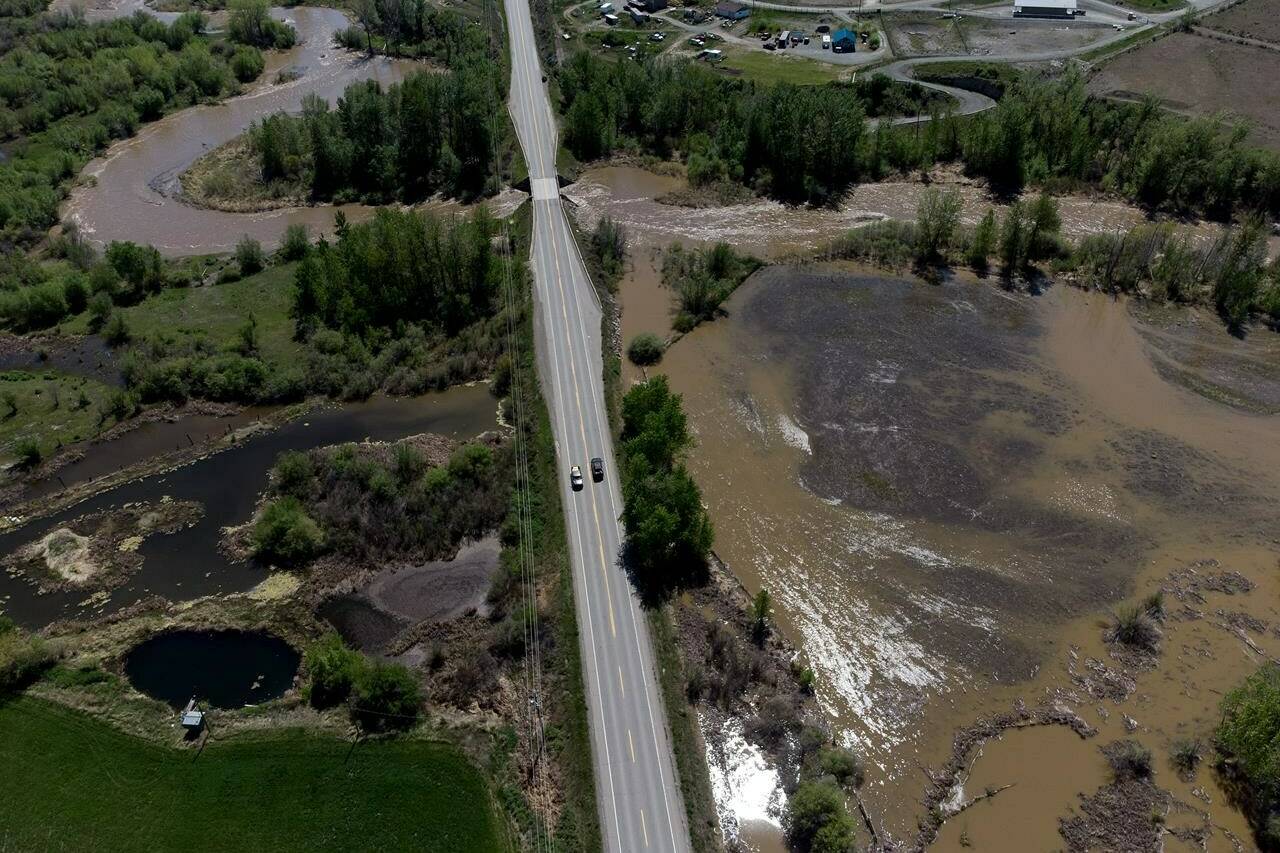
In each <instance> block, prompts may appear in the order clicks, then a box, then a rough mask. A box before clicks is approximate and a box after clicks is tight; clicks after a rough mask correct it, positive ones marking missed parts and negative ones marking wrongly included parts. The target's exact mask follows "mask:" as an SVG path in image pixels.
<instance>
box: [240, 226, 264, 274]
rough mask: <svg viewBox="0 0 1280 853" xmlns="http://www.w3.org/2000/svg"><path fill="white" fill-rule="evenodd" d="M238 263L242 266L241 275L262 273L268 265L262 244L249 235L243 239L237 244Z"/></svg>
mask: <svg viewBox="0 0 1280 853" xmlns="http://www.w3.org/2000/svg"><path fill="white" fill-rule="evenodd" d="M236 263H237V264H238V265H239V266H240V274H241V275H253V274H254V273H257V272H262V270H263V268H264V267H266V265H267V256H266V253H264V252H263V251H262V244H261V243H259V242H258V241H257V240H255V239H253V238H252V237H250V236H249V235H248V234H246V235H244V236H243V237H241V238H240V242H239V243H236Z"/></svg>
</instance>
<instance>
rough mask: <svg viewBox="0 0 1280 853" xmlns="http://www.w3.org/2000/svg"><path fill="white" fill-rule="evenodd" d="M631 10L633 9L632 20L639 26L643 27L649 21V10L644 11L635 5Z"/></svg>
mask: <svg viewBox="0 0 1280 853" xmlns="http://www.w3.org/2000/svg"><path fill="white" fill-rule="evenodd" d="M630 11H631V22H632V23H633V24H635V25H636V26H637V27H643V26H644V25H645V24H647V23H649V13H648V12H642V11H640V10H639V9H637V8H635V7H634V6H633V7H632V8H631V10H630Z"/></svg>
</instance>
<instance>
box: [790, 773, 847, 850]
mask: <svg viewBox="0 0 1280 853" xmlns="http://www.w3.org/2000/svg"><path fill="white" fill-rule="evenodd" d="M848 818H849V815H848V812H847V811H846V810H845V805H844V794H843V793H842V792H841V791H840V789H839V788H837V787H835V786H834V785H828V784H826V783H824V782H811V781H810V782H801V783H800V784H799V786H797V787H796V790H795V793H794V794H792V795H791V799H790V800H788V801H787V811H786V815H785V816H784V819H783V823H784V826H785V828H786V832H787V838H788V839H789V840H790V841H791V843H792V844H793V845H794V846H795V847H796V848H798V849H799V850H808V851H812V850H814V849H816V845H815V841H816V840H817V837H818V835H819V833H821V832H822V831H823V829H824V828H825V827H827V826H828V825H830V824H835V825H836V827H837V830H836V831H837V832H838V831H839V825H840V824H841V823H842V822H843V821H847V820H848ZM833 834H835V833H833V832H828V833H826V835H824V840H823V844H824V845H826V846H824V848H823V849H824V850H826V851H829V850H834V849H839V848H833V847H831V846H829V845H830V842H831V841H832V840H834V839H832V838H831V837H830V836H831V835H833Z"/></svg>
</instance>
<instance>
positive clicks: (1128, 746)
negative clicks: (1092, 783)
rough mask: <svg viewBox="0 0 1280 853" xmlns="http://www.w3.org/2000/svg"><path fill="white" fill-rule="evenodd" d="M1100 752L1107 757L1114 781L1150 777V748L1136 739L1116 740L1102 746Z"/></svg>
mask: <svg viewBox="0 0 1280 853" xmlns="http://www.w3.org/2000/svg"><path fill="white" fill-rule="evenodd" d="M1102 754H1103V755H1105V756H1106V757H1107V763H1108V764H1110V765H1111V773H1112V775H1113V776H1114V778H1115V781H1116V782H1125V781H1128V780H1131V779H1138V780H1142V779H1150V778H1151V774H1152V772H1153V769H1152V766H1151V750H1149V749H1147V748H1146V747H1145V746H1143V745H1142V744H1140V743H1138V742H1137V741H1136V740H1118V741H1116V742H1115V743H1111V744H1108V745H1107V746H1105V747H1103V749H1102Z"/></svg>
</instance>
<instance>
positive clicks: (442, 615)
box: [317, 534, 502, 654]
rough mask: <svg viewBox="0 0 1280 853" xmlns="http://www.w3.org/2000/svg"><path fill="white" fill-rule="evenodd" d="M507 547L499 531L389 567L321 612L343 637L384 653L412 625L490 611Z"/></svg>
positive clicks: (321, 609) (321, 606) (320, 610)
mask: <svg viewBox="0 0 1280 853" xmlns="http://www.w3.org/2000/svg"><path fill="white" fill-rule="evenodd" d="M501 552H502V545H501V543H500V542H499V541H498V536H497V534H492V535H489V536H485V537H483V538H481V539H477V540H475V541H472V542H465V543H463V545H462V546H461V547H460V548H459V549H458V553H457V554H456V555H454V557H453V558H452V559H450V560H432V561H430V562H427V563H423V564H422V565H418V566H392V567H390V568H386V569H383V570H382V571H380V572H378V573H377V574H376V575H374V577H373V578H372V579H371V580H370V581H369V582H368V583H367V584H365V585H364V586H363V588H362V589H360V590H359V591H357V592H352V593H347V594H344V595H339V596H335V597H333V598H330V599H328V600H327V601H325V602H324V603H323V604H321V605H320V607H319V608H318V611H317V612H318V613H319V614H320V616H321V617H322V618H324V619H327V620H328V621H329V623H330V624H331V625H333V627H334V629H335V630H337V632H338V633H339V634H340V635H341V636H342V639H343V640H345V641H347V642H348V643H350V644H351V645H353V646H355V647H356V648H358V649H360V650H361V651H364V652H368V653H371V654H372V653H377V652H381V651H382V650H383V649H385V648H386V646H387V644H388V643H389V642H390V641H391V640H392V639H393V638H394V637H395V636H396V634H398V633H400V631H402V630H404V629H405V628H407V627H409V626H410V625H415V624H418V623H420V622H423V621H432V622H447V621H449V620H451V619H456V618H458V617H460V616H462V615H464V614H466V613H467V612H468V611H474V612H477V613H479V614H481V615H485V614H486V613H487V607H486V604H485V594H486V593H487V592H488V590H489V586H490V583H491V582H492V580H493V575H494V572H496V571H497V570H498V561H499V557H500V555H501Z"/></svg>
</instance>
